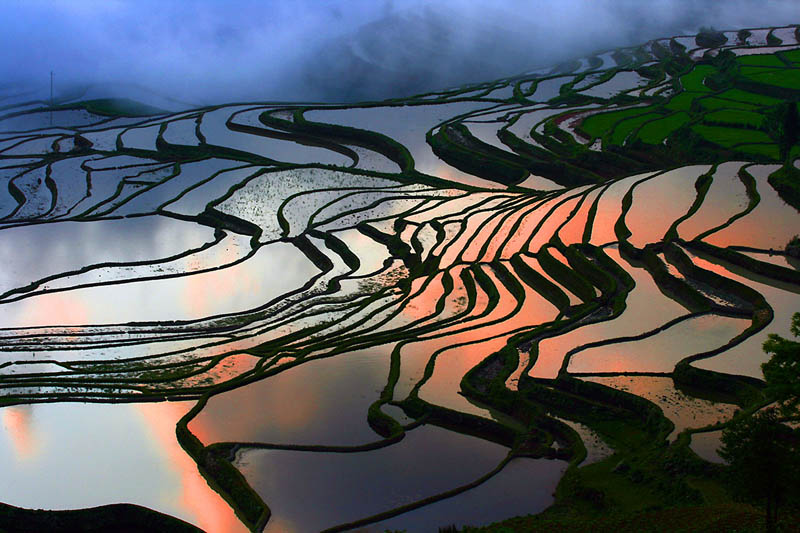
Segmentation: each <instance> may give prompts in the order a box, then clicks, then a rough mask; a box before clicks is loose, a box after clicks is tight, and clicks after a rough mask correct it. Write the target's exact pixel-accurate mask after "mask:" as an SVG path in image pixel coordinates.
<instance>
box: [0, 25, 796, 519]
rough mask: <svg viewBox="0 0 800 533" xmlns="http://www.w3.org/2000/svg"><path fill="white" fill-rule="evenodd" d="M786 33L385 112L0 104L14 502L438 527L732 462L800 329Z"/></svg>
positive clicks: (664, 47)
mask: <svg viewBox="0 0 800 533" xmlns="http://www.w3.org/2000/svg"><path fill="white" fill-rule="evenodd" d="M772 30H773V31H772V33H771V35H775V36H778V35H780V37H779V38H778V37H774V38H772V39H768V40H769V41H770V43H769V46H767V42H766V40H765V41H764V43H761V42H760V41H758V42H755V41H754V42H749V43H748V42H746V43H741V42H738V41H734V40H729V41H726V42H725V43H724V44H721V45H719V46H718V47H716V48H703V47H701V46H700V41H702V40H701V39H694V38H689V37H680V38H679V39H672V40H657V41H652V42H650V43H646V44H644V45H642V46H638V47H632V48H628V49H621V50H614V51H601V53H599V54H597V55H596V56H592V57H589V58H583V59H582V60H581V61H578V62H576V64H575V65H573V67H574V68H571V69H566V70H565V69H560V70H553V71H552V72H539V73H538V74H529V75H521V76H519V77H514V78H509V79H503V80H497V81H495V82H492V83H487V84H483V85H478V86H469V87H463V88H459V89H453V90H449V91H443V92H438V93H431V94H426V95H419V96H417V97H413V98H408V99H402V100H391V101H386V102H381V103H372V104H363V105H348V106H336V105H326V106H320V105H274V104H260V103H250V104H241V105H231V106H225V105H221V106H215V107H210V108H199V109H193V110H191V111H187V112H181V113H166V112H165V113H163V114H157V113H153V112H147V113H141V114H137V113H135V112H134V111H131V110H130V109H126V110H120V109H118V108H116V107H115V104H114V101H96V100H95V101H81V100H66V99H65V100H63V101H59V103H58V107H57V110H55V111H53V113H52V119H51V118H50V109H49V106H48V103H47V102H40V101H34V102H27V101H26V102H19V101H17V100H15V99H14V98H13V94H15V93H13V91H11V92H3V91H5V89H0V109H3V111H1V112H0V250H2V257H3V268H2V270H1V271H0V421H1V422H2V423H1V424H0V464H2V465H3V468H2V470H3V473H4V474H3V477H4V483H3V484H2V485H0V501H1V502H4V503H7V504H10V505H14V506H18V507H25V508H34V509H40V508H44V509H77V508H86V507H94V506H101V505H108V504H112V503H120V502H126V503H134V504H138V505H141V506H144V507H148V508H150V509H153V510H156V511H159V512H162V513H166V514H169V515H172V516H175V517H178V518H180V519H182V520H185V521H187V522H189V523H191V524H194V525H195V526H197V527H199V528H201V529H203V530H206V531H210V532H212V531H213V532H216V531H219V532H226V531H248V530H250V531H262V530H263V531H275V532H277V531H294V532H304V531H320V530H325V531H344V530H358V531H376V532H377V531H384V530H386V529H408V530H410V531H437V530H438V527H440V526H446V525H449V524H456V525H457V526H462V525H465V524H471V525H485V524H489V523H492V522H495V521H497V520H501V519H504V518H507V517H510V516H514V515H524V514H532V513H538V512H541V511H543V510H545V509H546V508H548V507H549V506H550V505H552V504H553V503H554V501H555V496H554V493H555V490H556V487H557V486H558V485H559V482H560V481H561V480H562V478H563V479H566V478H565V477H564V476H565V475H567V476H569V475H575V473H576V472H581V471H584V472H590V473H591V472H593V471H600V470H602V469H606V470H608V471H611V469H612V468H614V466H615V465H617V464H619V463H620V462H621V461H623V460H626V461H632V460H633V459H632V458H636V457H645V456H647V455H646V454H660V453H663V450H669V453H685V454H688V455H689V456H690V457H691V458H692V459H691V460H692V461H698V462H699V461H705V460H707V459H710V460H713V461H718V460H719V458H718V457H717V456H716V451H715V450H716V449H717V448H718V447H719V430H720V429H721V427H722V425H723V424H724V423H725V422H727V421H728V420H729V419H730V418H731V416H733V413H734V412H735V411H736V409H740V408H748V407H752V406H753V405H755V404H758V402H762V403H763V402H764V401H765V400H766V398H765V397H764V396H763V395H762V392H761V390H762V389H763V382H762V381H761V378H762V375H761V369H760V365H761V363H763V362H765V361H766V360H767V355H766V354H764V353H763V351H762V350H761V345H762V343H763V342H764V340H765V339H766V338H767V335H768V334H770V333H778V334H780V335H783V336H785V337H789V336H791V333H790V329H789V327H790V322H791V317H792V314H793V313H794V312H796V311H800V297H799V295H800V273H799V272H798V268H799V267H800V262H798V260H797V258H794V257H790V256H788V255H787V254H786V252H785V251H784V249H785V247H786V245H787V243H788V242H789V241H790V239H792V237H793V236H794V235H795V234H797V233H798V232H799V231H798V228H800V213H799V212H798V204H797V202H796V198H795V199H794V200H793V198H794V197H792V194H791V191H790V190H789V191H788V192H787V188H786V187H785V186H782V185H781V183H782V182H780V180H779V179H778V178H776V177H775V176H778V177H779V176H780V175H781V172H794V173H795V174H796V173H797V167H796V166H793V163H794V161H796V160H797V158H798V157H800V148H798V146H797V145H796V144H795V145H790V146H788V147H787V146H785V144H786V143H785V142H784V140H783V139H782V138H780V137H776V136H775V134H774V129H770V127H769V124H768V121H769V120H772V119H770V118H769V117H773V116H777V115H776V113H777V112H778V111H780V110H782V109H784V108H785V106H786V105H787V104H786V103H785V102H784V100H786V101H789V103H790V105H795V106H796V105H797V104H796V103H794V102H792V101H791V99H790V98H788V97H786V94H788V93H787V92H786V91H797V90H800V82H798V80H800V78H799V77H798V73H800V50H798V46H800V45H799V44H798V41H797V34H798V32H797V30H796V27H794V26H791V27H789V26H787V27H784V28H775V29H772ZM754 35H755V34H754ZM759 35H760V34H759ZM765 39H766V38H765ZM775 39H777V40H779V41H780V43H777V44H776V41H775ZM720 80H722V81H720ZM731 80H733V81H731ZM742 80H745V81H742ZM765 87H766V88H765ZM748 88H749V90H746V89H748ZM770 88H771V89H770ZM770 91H771V92H770ZM781 106H784V107H781ZM119 115H122V116H119ZM764 117H767V118H764ZM763 121H767V122H766V123H762V122H763ZM776 183H777V184H778V185H777V186H776V185H775V184H776ZM787 199H788V201H787ZM647 457H649V456H647ZM658 468H659V464H658V463H655V464H654V466H652V469H653V470H652V471H649V472H646V475H645V476H644V478H643V480H639V481H635V480H634V481H631V482H632V483H640V484H641V487H643V488H642V490H643V491H645V492H646V493H647V494H648V498H650V499H649V500H648V499H647V498H645V499H644V500H643V501H645V503H647V502H650V503H653V502H657V501H666V500H668V499H669V498H671V497H672V496H674V494H676V493H678V494H681V495H682V496H681V497H682V498H685V500H686V502H688V503H692V502H694V503H696V501H695V500H692V498H695V497H696V496H695V493H694V492H691V491H689V490H685V487H686V481H685V480H684V479H683V478H681V477H680V476H677V477H671V478H670V481H668V482H665V481H664V479H666V478H665V477H663V476H664V474H663V472H660V471H658V470H657V469H658ZM698 468H699V467H698ZM612 474H613V473H612ZM578 475H581V474H578ZM610 475H611V474H610ZM79 476H80V480H81V482H80V483H79V484H78V483H76V482H75V480H76V479H77V478H78V477H79ZM648 476H649V477H648ZM659 476H662V477H659ZM53 479H59V480H61V481H59V482H58V483H53V482H52V480H53ZM626 479H627V478H626ZM648 479H649V481H648ZM695 492H697V491H695ZM697 497H698V498H699V497H700V496H697ZM659 498H660V500H659ZM681 501H683V500H681Z"/></svg>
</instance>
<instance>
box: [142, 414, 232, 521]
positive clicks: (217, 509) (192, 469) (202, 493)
mask: <svg viewBox="0 0 800 533" xmlns="http://www.w3.org/2000/svg"><path fill="white" fill-rule="evenodd" d="M136 411H137V412H138V413H139V414H140V415H141V417H142V419H143V420H144V421H145V423H146V426H147V428H148V429H149V430H150V437H151V440H152V442H153V445H154V447H156V448H157V449H158V450H160V452H161V453H162V454H163V455H164V456H165V458H166V464H168V465H170V466H171V468H172V469H173V470H174V472H175V473H176V474H177V476H178V477H179V478H180V486H181V492H180V494H178V495H170V496H169V498H170V499H173V498H176V499H177V502H176V503H177V504H178V505H180V506H181V507H183V508H184V509H185V510H186V511H187V512H188V513H190V514H192V515H194V520H192V522H193V523H195V524H196V525H197V526H199V527H200V528H201V529H203V530H205V531H208V532H209V533H211V532H215V533H216V532H219V533H229V532H239V531H246V529H245V527H244V525H243V524H242V523H241V522H240V521H239V519H238V518H236V515H235V514H234V512H233V509H231V507H230V506H229V505H228V504H227V503H226V502H225V500H223V499H222V497H221V496H220V495H219V494H217V493H216V492H214V491H213V490H212V489H211V487H209V486H208V483H207V482H206V480H205V479H204V478H203V477H202V476H201V475H200V472H199V471H198V470H197V465H196V464H195V462H194V461H193V460H192V459H191V458H190V457H189V456H188V455H187V454H186V452H185V451H184V450H183V449H182V448H181V447H180V445H179V444H178V441H177V439H176V437H175V426H176V424H177V423H178V420H180V418H181V417H182V416H183V415H184V414H186V411H187V406H186V405H185V404H170V403H162V404H157V405H147V404H142V405H136Z"/></svg>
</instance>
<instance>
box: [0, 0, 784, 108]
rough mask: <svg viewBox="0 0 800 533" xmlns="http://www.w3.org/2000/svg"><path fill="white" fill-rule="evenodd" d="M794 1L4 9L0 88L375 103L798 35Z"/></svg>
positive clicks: (290, 0) (79, 3)
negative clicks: (626, 52) (584, 60)
mask: <svg viewBox="0 0 800 533" xmlns="http://www.w3.org/2000/svg"><path fill="white" fill-rule="evenodd" d="M798 14H799V13H798V9H797V3H796V1H795V0H772V1H765V0H733V1H727V2H720V1H718V0H649V1H646V2H643V1H640V0H616V1H613V0H561V1H559V2H553V1H545V0H532V1H522V0H494V1H492V2H481V3H478V2H474V1H469V0H440V1H438V2H427V1H422V0H408V1H400V0H396V1H391V0H387V1H384V2H380V1H378V2H376V1H369V0H346V1H345V0H327V1H324V0H316V1H314V0H266V1H255V0H230V1H226V2H218V1H215V0H196V1H193V2H186V1H180V0H158V1H156V0H136V1H133V0H128V1H125V0H103V1H100V0H95V1H90V0H49V1H46V0H7V1H5V2H2V3H0V44H1V45H2V47H3V50H4V51H5V52H4V54H3V55H2V56H1V57H0V80H1V81H0V84H2V85H5V86H9V85H13V84H19V83H23V84H25V85H26V86H35V87H37V88H41V90H44V89H45V88H46V87H49V73H50V71H51V70H53V71H55V76H56V80H57V88H58V89H61V90H62V91H63V90H66V89H67V88H72V87H76V86H79V85H85V84H100V85H99V86H96V87H95V88H94V92H93V93H87V94H91V95H99V94H105V93H109V94H111V93H118V94H126V93H129V94H134V95H135V94H145V93H146V92H147V91H155V92H156V93H159V94H162V95H168V96H170V97H173V98H176V99H177V100H179V101H181V102H185V104H186V105H196V104H209V103H218V102H226V101H234V100H290V101H298V100H324V101H353V100H361V99H382V98H386V97H392V96H402V95H408V94H413V93H418V92H421V91H426V90H432V89H437V88H443V87H447V86H453V85H460V84H464V83H470V82H478V81H484V80H489V79H493V78H497V77H500V76H509V75H513V74H516V73H519V72H522V71H525V70H530V69H533V68H536V67H539V66H543V65H551V64H554V63H557V62H559V61H563V60H566V59H569V58H572V57H576V56H581V55H586V54H589V53H592V52H594V51H597V50H600V49H605V48H609V47H615V46H624V45H630V44H636V43H639V42H642V41H646V40H648V39H651V38H656V37H662V36H668V35H672V34H675V33H687V32H689V33H692V32H695V31H696V30H697V29H698V28H699V27H700V26H703V25H705V26H714V27H716V28H719V29H728V28H737V27H742V26H750V27H752V26H758V25H780V24H792V23H800V16H798Z"/></svg>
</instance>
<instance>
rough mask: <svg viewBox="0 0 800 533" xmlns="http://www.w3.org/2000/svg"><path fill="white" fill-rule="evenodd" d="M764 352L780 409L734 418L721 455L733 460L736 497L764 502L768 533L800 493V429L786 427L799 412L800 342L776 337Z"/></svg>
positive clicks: (796, 326) (796, 329) (799, 318)
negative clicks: (785, 507)
mask: <svg viewBox="0 0 800 533" xmlns="http://www.w3.org/2000/svg"><path fill="white" fill-rule="evenodd" d="M791 331H792V334H793V335H794V336H796V337H797V336H800V313H795V314H794V316H793V317H792V327H791ZM764 351H765V352H766V353H768V354H770V355H771V356H772V357H771V358H770V360H769V361H768V362H766V363H764V364H763V365H761V369H762V371H763V373H764V379H765V380H766V381H767V388H766V391H765V392H766V394H767V395H768V397H770V398H773V399H775V400H776V402H777V404H778V408H774V407H772V408H769V409H765V410H762V411H760V412H758V413H756V414H755V415H752V416H746V415H741V416H738V417H736V418H734V420H733V421H731V423H730V424H729V425H728V427H727V428H726V429H725V430H724V431H723V432H722V447H721V448H720V450H719V454H720V456H721V457H722V458H723V459H725V460H726V461H727V462H728V469H727V476H728V481H729V484H728V486H729V488H730V489H731V491H732V492H733V495H734V496H735V497H737V498H738V499H741V500H744V501H753V502H757V503H763V504H764V505H765V507H766V521H767V531H768V532H774V531H777V523H778V509H779V508H780V507H782V506H783V505H785V504H786V503H787V502H790V501H796V498H797V497H798V496H799V495H800V430H796V429H792V428H791V427H789V426H788V425H786V424H785V423H784V421H785V418H782V417H792V416H797V415H798V414H800V343H798V342H796V341H793V340H789V339H784V338H783V337H781V336H780V335H775V334H771V335H769V337H768V340H767V341H766V342H765V343H764Z"/></svg>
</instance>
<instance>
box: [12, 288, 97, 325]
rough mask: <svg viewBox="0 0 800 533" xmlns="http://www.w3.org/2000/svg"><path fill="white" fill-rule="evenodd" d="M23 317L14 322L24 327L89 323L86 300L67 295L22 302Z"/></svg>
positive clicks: (49, 296) (36, 298) (42, 297)
mask: <svg viewBox="0 0 800 533" xmlns="http://www.w3.org/2000/svg"><path fill="white" fill-rule="evenodd" d="M20 304H21V315H22V316H17V317H14V322H15V323H16V324H19V325H24V326H49V325H53V324H58V325H65V326H66V325H77V324H87V323H88V322H89V309H88V308H87V306H86V305H85V300H83V299H81V298H74V297H72V296H69V295H67V294H66V293H57V292H56V293H51V294H46V295H43V296H35V297H33V298H29V299H27V300H24V301H22V302H19V304H18V305H20Z"/></svg>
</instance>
